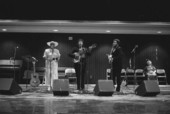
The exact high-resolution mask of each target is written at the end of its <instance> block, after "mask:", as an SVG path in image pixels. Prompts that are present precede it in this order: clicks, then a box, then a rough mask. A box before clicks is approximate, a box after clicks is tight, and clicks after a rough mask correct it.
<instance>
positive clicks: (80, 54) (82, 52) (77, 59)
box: [73, 44, 96, 63]
mask: <svg viewBox="0 0 170 114" xmlns="http://www.w3.org/2000/svg"><path fill="white" fill-rule="evenodd" d="M95 47H96V44H93V45H91V46H89V47H88V49H86V48H82V49H81V50H79V52H75V53H74V55H75V58H74V59H73V62H74V63H78V62H80V61H81V59H82V58H83V57H84V56H85V53H86V52H87V51H88V50H91V49H93V48H95Z"/></svg>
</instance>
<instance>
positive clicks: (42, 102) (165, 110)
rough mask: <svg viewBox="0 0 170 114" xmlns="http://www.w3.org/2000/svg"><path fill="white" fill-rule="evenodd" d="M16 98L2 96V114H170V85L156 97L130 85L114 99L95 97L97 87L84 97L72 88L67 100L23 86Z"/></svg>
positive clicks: (91, 86) (87, 89) (0, 102)
mask: <svg viewBox="0 0 170 114" xmlns="http://www.w3.org/2000/svg"><path fill="white" fill-rule="evenodd" d="M20 86H21V87H22V88H23V92H22V93H21V94H17V95H0V114H169V113H170V108H169V106H170V85H160V90H161V93H160V94H158V95H157V96H154V97H141V96H138V95H135V94H134V89H135V88H136V87H137V86H134V85H128V86H127V87H126V88H123V89H122V90H121V92H120V93H116V92H114V94H113V95H112V96H95V95H94V94H93V88H94V86H95V85H94V84H89V85H86V87H85V88H86V92H85V93H84V94H82V93H79V92H77V91H76V89H75V88H76V86H75V85H73V84H70V92H69V95H68V96H54V95H53V93H52V92H46V91H45V90H46V89H47V87H46V86H39V87H38V88H35V89H33V88H31V87H30V86H28V87H27V88H26V85H20Z"/></svg>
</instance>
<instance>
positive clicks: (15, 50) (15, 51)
mask: <svg viewBox="0 0 170 114" xmlns="http://www.w3.org/2000/svg"><path fill="white" fill-rule="evenodd" d="M17 48H18V47H15V49H14V63H13V71H14V77H13V78H14V81H15V58H16V53H17Z"/></svg>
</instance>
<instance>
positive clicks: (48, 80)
mask: <svg viewBox="0 0 170 114" xmlns="http://www.w3.org/2000/svg"><path fill="white" fill-rule="evenodd" d="M47 45H48V46H50V48H48V49H46V50H45V51H44V56H43V58H45V68H46V69H45V84H46V85H47V86H48V91H51V89H52V86H53V80H54V79H58V61H59V59H60V52H59V50H58V49H56V46H57V45H58V42H55V41H50V42H47Z"/></svg>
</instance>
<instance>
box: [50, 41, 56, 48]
mask: <svg viewBox="0 0 170 114" xmlns="http://www.w3.org/2000/svg"><path fill="white" fill-rule="evenodd" d="M51 44H54V46H55V47H56V46H58V42H55V41H50V42H47V45H48V46H50V45H51Z"/></svg>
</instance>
